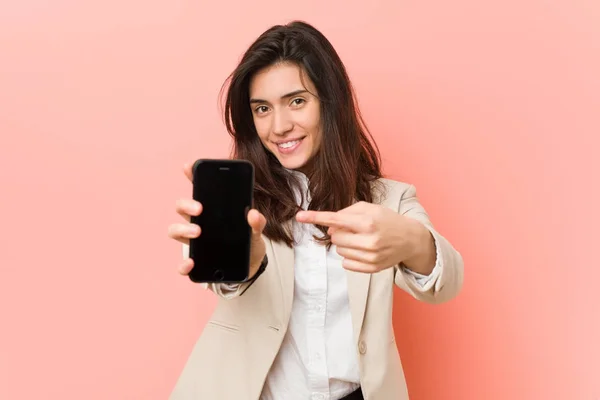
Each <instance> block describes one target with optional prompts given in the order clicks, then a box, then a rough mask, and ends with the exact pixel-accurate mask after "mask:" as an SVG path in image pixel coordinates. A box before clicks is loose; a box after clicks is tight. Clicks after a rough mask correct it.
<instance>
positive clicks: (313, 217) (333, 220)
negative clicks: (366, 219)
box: [296, 211, 360, 231]
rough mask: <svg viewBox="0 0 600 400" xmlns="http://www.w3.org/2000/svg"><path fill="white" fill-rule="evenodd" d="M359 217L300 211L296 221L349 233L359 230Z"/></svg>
mask: <svg viewBox="0 0 600 400" xmlns="http://www.w3.org/2000/svg"><path fill="white" fill-rule="evenodd" d="M359 218H360V217H359V216H357V215H351V214H340V213H336V212H331V211H300V212H299V213H298V214H296V220H297V221H298V222H302V223H305V224H314V225H323V226H328V227H334V228H342V229H347V230H351V231H358V230H359V229H360V219H359Z"/></svg>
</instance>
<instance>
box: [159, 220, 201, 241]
mask: <svg viewBox="0 0 600 400" xmlns="http://www.w3.org/2000/svg"><path fill="white" fill-rule="evenodd" d="M200 230H201V229H200V227H199V226H198V225H196V224H171V225H169V229H168V232H167V234H168V236H169V237H170V238H171V239H175V240H177V241H179V242H181V243H184V244H188V243H189V242H190V239H194V238H197V237H198V236H200Z"/></svg>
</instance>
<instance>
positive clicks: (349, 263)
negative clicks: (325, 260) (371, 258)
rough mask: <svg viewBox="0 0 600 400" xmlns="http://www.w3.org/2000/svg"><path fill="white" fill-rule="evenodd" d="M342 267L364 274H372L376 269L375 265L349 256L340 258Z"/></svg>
mask: <svg viewBox="0 0 600 400" xmlns="http://www.w3.org/2000/svg"><path fill="white" fill-rule="evenodd" d="M342 267H344V268H345V269H347V270H350V271H356V272H362V273H365V274H372V273H375V272H377V271H378V269H377V266H375V265H373V264H367V263H363V262H360V261H356V260H352V259H349V258H344V260H342Z"/></svg>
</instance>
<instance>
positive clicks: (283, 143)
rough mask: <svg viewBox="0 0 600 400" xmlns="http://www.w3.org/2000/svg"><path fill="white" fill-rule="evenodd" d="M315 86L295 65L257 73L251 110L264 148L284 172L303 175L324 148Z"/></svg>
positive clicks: (253, 85) (285, 65) (285, 64)
mask: <svg viewBox="0 0 600 400" xmlns="http://www.w3.org/2000/svg"><path fill="white" fill-rule="evenodd" d="M316 95H317V92H316V88H315V87H314V84H313V83H312V82H311V80H310V79H309V78H308V76H307V75H306V74H305V73H304V71H303V70H302V69H301V68H300V67H298V66H297V65H295V64H292V63H279V64H275V65H272V66H270V67H267V68H265V69H264V70H261V71H259V72H257V73H256V74H255V75H254V76H253V77H252V79H251V81H250V108H251V109H252V116H253V119H254V126H255V127H256V131H257V132H258V136H259V137H260V140H261V141H262V143H263V144H264V146H265V147H266V148H267V149H268V150H269V151H270V152H271V153H273V154H274V155H275V157H277V159H278V160H279V162H280V163H281V165H282V166H283V167H284V168H287V169H292V170H299V171H303V170H306V168H307V165H308V164H309V162H310V161H311V160H312V158H313V157H314V155H315V154H316V153H317V150H318V149H319V146H320V145H321V112H320V104H319V99H318V98H317V97H316Z"/></svg>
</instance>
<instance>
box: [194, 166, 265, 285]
mask: <svg viewBox="0 0 600 400" xmlns="http://www.w3.org/2000/svg"><path fill="white" fill-rule="evenodd" d="M192 172H193V179H192V181H193V182H192V183H193V198H194V200H196V201H198V202H200V204H202V212H201V213H200V215H198V216H193V217H192V218H191V222H192V223H194V224H197V225H199V226H200V236H198V237H197V238H195V239H192V240H190V253H189V254H190V258H191V259H193V260H194V267H193V268H192V270H191V271H190V273H189V278H190V279H191V280H192V282H195V283H201V282H202V283H203V282H224V283H239V282H243V281H245V280H247V279H248V276H249V274H250V243H251V242H250V241H251V238H252V237H251V235H252V228H251V227H250V225H249V224H248V211H250V209H251V208H252V202H253V192H254V166H253V165H252V163H250V162H248V161H244V160H216V159H200V160H197V161H196V162H195V163H194V166H193V167H192Z"/></svg>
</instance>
